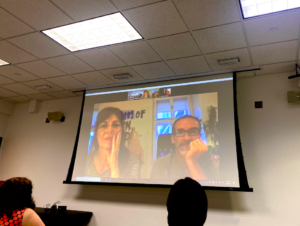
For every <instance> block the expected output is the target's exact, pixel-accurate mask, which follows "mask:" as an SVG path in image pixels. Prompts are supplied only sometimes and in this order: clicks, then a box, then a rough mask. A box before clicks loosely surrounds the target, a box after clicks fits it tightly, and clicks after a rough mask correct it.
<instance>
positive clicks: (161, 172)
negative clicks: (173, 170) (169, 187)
mask: <svg viewBox="0 0 300 226" xmlns="http://www.w3.org/2000/svg"><path fill="white" fill-rule="evenodd" d="M171 158H172V154H168V155H165V156H163V157H160V158H158V159H157V160H156V161H155V162H154V164H153V167H152V171H151V178H154V179H162V178H167V176H168V175H167V170H168V166H169V165H170V163H171Z"/></svg>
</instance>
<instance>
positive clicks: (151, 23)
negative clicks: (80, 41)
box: [0, 0, 300, 102]
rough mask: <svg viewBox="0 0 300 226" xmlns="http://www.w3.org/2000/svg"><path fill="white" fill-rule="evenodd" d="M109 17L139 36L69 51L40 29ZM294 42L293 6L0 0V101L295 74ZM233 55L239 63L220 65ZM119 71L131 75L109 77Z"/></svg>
mask: <svg viewBox="0 0 300 226" xmlns="http://www.w3.org/2000/svg"><path fill="white" fill-rule="evenodd" d="M114 12H121V13H122V14H123V15H124V16H125V17H126V18H127V20H128V21H129V22H130V23H131V24H132V25H133V26H134V27H135V28H136V29H137V31H138V32H139V33H140V34H141V35H142V36H143V38H144V39H143V40H138V41H134V42H129V43H124V44H117V45H111V46H108V47H102V48H96V49H90V50H84V51H78V52H74V53H72V52H70V51H69V50H67V49H65V48H64V47H62V46H60V45H59V44H58V43H56V42H54V41H53V40H51V39H50V38H49V37H47V36H45V35H44V34H43V33H42V32H41V30H44V29H49V28H53V27H57V26H61V25H66V24H69V23H73V22H77V21H81V20H86V19H89V18H94V17H98V16H102V15H106V14H110V13H114ZM274 27H276V28H277V29H278V30H277V31H275V32H270V31H269V30H270V29H271V28H274ZM299 37H300V10H299V9H296V10H291V11H288V12H282V13H277V14H273V15H266V16H262V17H258V18H252V19H247V20H244V19H243V18H242V15H241V12H240V7H239V3H238V0H226V1H224V0H201V1H199V0H186V1H182V0H26V1H20V0H0V40H1V41H0V59H2V60H5V61H7V62H10V63H11V65H8V66H2V67H0V98H2V99H5V100H9V101H13V102H27V101H29V100H31V99H38V100H51V99H56V98H68V97H74V96H76V95H80V94H79V93H73V92H72V91H76V90H82V89H85V88H88V87H98V86H107V85H112V84H116V83H121V84H122V83H126V82H139V81H145V80H149V81H150V80H153V79H160V78H162V79H166V78H174V77H176V76H184V75H189V74H197V73H206V72H212V71H222V70H227V69H236V68H245V67H254V66H258V67H261V68H262V69H263V70H262V71H257V72H255V73H253V72H250V73H245V75H257V76H259V75H264V74H268V73H277V72H286V71H293V70H295V68H294V66H295V63H297V62H298V61H300V58H299V51H300V50H299V40H300V39H299ZM234 57H239V58H240V62H239V63H238V64H235V65H227V66H220V65H219V64H218V60H222V59H228V58H234ZM124 73H129V74H131V75H132V78H131V79H130V80H127V81H124V80H123V81H122V80H115V79H114V78H113V75H115V74H124ZM39 85H48V86H51V88H50V89H48V90H45V91H38V90H36V89H35V86H39Z"/></svg>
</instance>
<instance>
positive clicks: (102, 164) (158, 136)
mask: <svg viewBox="0 0 300 226" xmlns="http://www.w3.org/2000/svg"><path fill="white" fill-rule="evenodd" d="M185 177H191V178H193V179H195V180H197V181H198V182H199V183H200V184H201V185H202V186H210V187H237V188H238V187H240V184H239V176H238V166H237V151H236V131H235V124H234V101H233V77H232V74H225V75H217V76H216V75H214V76H204V77H197V78H187V79H181V80H174V81H164V82H156V83H148V84H139V85H130V86H123V87H118V88H106V89H99V90H90V91H87V92H86V95H85V102H84V106H83V114H82V122H81V127H80V134H79V140H78V145H77V152H76V159H75V164H74V169H73V174H72V181H73V182H75V181H76V182H94V183H95V182H96V183H97V182H99V183H120V184H143V185H144V184H146V185H147V184H149V185H171V184H174V182H176V181H177V180H178V179H181V178H185Z"/></svg>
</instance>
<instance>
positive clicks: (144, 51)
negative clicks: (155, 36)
mask: <svg viewBox="0 0 300 226" xmlns="http://www.w3.org/2000/svg"><path fill="white" fill-rule="evenodd" d="M109 49H110V50H111V51H113V52H114V53H115V54H116V55H117V56H118V57H120V58H121V59H122V60H123V61H125V62H126V63H127V64H129V65H134V64H144V63H151V62H157V61H161V58H160V57H159V56H158V55H157V53H156V52H155V51H154V50H153V49H152V47H151V46H150V45H149V44H148V43H147V42H145V41H139V42H132V43H126V44H122V45H116V46H112V47H110V48H109Z"/></svg>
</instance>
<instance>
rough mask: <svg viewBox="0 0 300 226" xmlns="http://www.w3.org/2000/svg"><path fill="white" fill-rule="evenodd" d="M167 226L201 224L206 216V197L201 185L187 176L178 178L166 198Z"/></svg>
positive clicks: (197, 225) (194, 225)
mask: <svg viewBox="0 0 300 226" xmlns="http://www.w3.org/2000/svg"><path fill="white" fill-rule="evenodd" d="M167 209H168V223H169V226H185V225H186V226H202V225H204V223H205V221H206V217H207V197H206V194H205V191H204V189H203V188H202V187H201V185H200V184H199V183H198V182H197V181H195V180H193V179H191V178H189V177H186V178H185V179H181V180H178V181H177V182H176V183H175V184H174V185H173V187H172V188H171V190H170V194H169V197H168V200H167Z"/></svg>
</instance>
